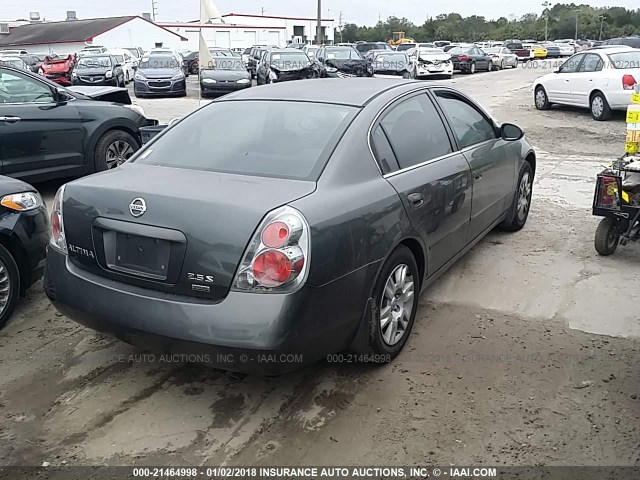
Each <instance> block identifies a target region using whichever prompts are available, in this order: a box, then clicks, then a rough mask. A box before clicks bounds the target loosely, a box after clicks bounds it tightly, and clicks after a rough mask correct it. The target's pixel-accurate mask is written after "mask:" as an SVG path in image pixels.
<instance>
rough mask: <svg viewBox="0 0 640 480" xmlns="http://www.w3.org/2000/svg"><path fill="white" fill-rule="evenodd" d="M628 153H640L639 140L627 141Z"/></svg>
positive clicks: (626, 150) (626, 149)
mask: <svg viewBox="0 0 640 480" xmlns="http://www.w3.org/2000/svg"><path fill="white" fill-rule="evenodd" d="M625 152H626V153H638V142H627V143H626V145H625Z"/></svg>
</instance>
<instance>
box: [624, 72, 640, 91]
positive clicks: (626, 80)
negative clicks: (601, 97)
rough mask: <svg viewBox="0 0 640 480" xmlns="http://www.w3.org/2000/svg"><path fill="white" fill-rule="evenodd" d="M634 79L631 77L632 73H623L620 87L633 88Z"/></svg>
mask: <svg viewBox="0 0 640 480" xmlns="http://www.w3.org/2000/svg"><path fill="white" fill-rule="evenodd" d="M636 83H637V82H636V79H635V78H633V75H628V74H627V75H623V76H622V88H623V89H625V90H633V87H634V86H635V85H636Z"/></svg>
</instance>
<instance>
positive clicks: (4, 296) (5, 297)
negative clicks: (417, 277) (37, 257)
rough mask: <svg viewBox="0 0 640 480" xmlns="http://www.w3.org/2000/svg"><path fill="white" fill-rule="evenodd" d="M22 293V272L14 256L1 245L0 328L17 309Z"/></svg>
mask: <svg viewBox="0 0 640 480" xmlns="http://www.w3.org/2000/svg"><path fill="white" fill-rule="evenodd" d="M19 293H20V272H19V270H18V265H16V261H15V260H14V258H13V255H11V253H10V252H9V250H7V249H6V248H5V247H3V246H2V245H0V328H2V327H4V326H5V324H6V323H7V321H8V320H9V318H11V315H13V311H14V310H15V309H16V303H17V302H18V294H19Z"/></svg>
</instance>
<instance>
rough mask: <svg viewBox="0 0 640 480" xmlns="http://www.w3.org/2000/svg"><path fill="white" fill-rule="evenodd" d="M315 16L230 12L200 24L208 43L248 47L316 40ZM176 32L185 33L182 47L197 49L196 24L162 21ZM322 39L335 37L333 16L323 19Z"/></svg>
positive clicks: (197, 26) (227, 46) (329, 40)
mask: <svg viewBox="0 0 640 480" xmlns="http://www.w3.org/2000/svg"><path fill="white" fill-rule="evenodd" d="M316 25H317V19H315V18H310V17H309V18H306V17H276V16H272V15H245V14H240V13H229V14H227V15H223V16H222V22H218V23H211V24H206V25H202V35H203V37H204V39H205V41H206V42H207V45H209V46H210V47H224V48H248V47H251V46H252V45H276V46H279V47H285V46H287V45H288V44H290V43H316ZM159 26H162V27H164V28H166V29H168V30H171V31H172V32H175V33H176V34H178V35H180V36H183V37H186V38H187V39H188V43H186V46H184V44H183V47H182V48H187V49H191V50H198V33H199V28H200V27H199V25H198V22H197V21H194V22H187V23H161V24H159ZM322 28H323V39H324V43H327V44H330V43H333V40H334V20H333V19H329V18H324V19H322Z"/></svg>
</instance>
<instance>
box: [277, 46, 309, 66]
mask: <svg viewBox="0 0 640 480" xmlns="http://www.w3.org/2000/svg"><path fill="white" fill-rule="evenodd" d="M271 66H273V67H276V68H280V69H288V70H295V69H300V68H305V67H308V66H309V57H307V55H306V54H305V53H304V52H299V51H298V52H282V53H274V54H272V55H271Z"/></svg>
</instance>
